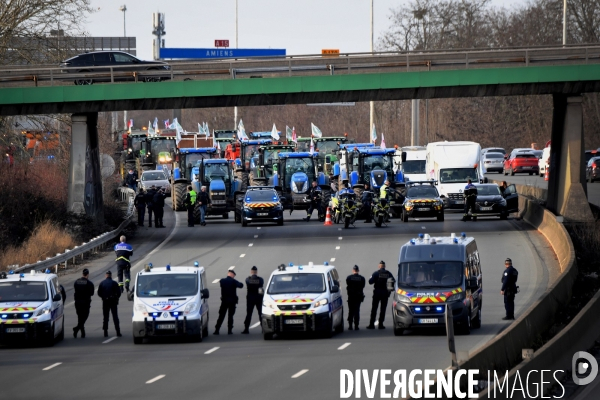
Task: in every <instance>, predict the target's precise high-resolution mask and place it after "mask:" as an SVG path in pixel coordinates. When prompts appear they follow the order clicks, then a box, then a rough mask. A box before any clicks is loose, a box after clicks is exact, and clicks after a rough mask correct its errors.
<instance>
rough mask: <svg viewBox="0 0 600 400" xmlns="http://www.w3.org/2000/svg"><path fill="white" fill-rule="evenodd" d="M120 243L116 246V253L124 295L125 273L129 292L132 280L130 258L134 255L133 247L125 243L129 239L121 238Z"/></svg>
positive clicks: (120, 285)
mask: <svg viewBox="0 0 600 400" xmlns="http://www.w3.org/2000/svg"><path fill="white" fill-rule="evenodd" d="M119 239H120V241H121V242H120V243H119V244H116V245H115V253H116V254H117V260H116V261H117V275H118V279H119V288H120V289H121V293H123V273H124V274H125V289H127V291H128V292H129V281H130V280H131V273H130V270H131V263H130V261H129V258H130V257H131V256H132V255H133V247H131V246H130V245H128V244H127V243H125V240H127V238H126V237H125V236H121V237H120V238H119Z"/></svg>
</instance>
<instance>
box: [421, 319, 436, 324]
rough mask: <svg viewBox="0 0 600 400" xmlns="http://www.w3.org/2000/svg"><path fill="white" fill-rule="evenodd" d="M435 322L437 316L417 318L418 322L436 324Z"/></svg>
mask: <svg viewBox="0 0 600 400" xmlns="http://www.w3.org/2000/svg"><path fill="white" fill-rule="evenodd" d="M437 322H438V320H437V318H420V319H419V323H420V324H437Z"/></svg>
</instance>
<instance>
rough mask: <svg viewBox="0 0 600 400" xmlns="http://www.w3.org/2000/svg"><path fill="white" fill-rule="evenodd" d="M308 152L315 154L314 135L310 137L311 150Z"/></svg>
mask: <svg viewBox="0 0 600 400" xmlns="http://www.w3.org/2000/svg"><path fill="white" fill-rule="evenodd" d="M308 152H309V153H310V154H313V153H314V152H315V142H314V140H313V138H312V137H311V138H310V150H309V151H308Z"/></svg>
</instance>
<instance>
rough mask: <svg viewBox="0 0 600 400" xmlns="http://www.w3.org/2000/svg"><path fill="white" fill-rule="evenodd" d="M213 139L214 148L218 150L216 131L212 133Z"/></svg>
mask: <svg viewBox="0 0 600 400" xmlns="http://www.w3.org/2000/svg"><path fill="white" fill-rule="evenodd" d="M212 139H213V147H214V148H215V149H216V148H217V140H216V139H215V131H214V130H213V133H212Z"/></svg>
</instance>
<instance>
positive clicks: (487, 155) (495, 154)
mask: <svg viewBox="0 0 600 400" xmlns="http://www.w3.org/2000/svg"><path fill="white" fill-rule="evenodd" d="M484 157H485V158H504V154H502V153H490V152H487V153H485V156H484Z"/></svg>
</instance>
